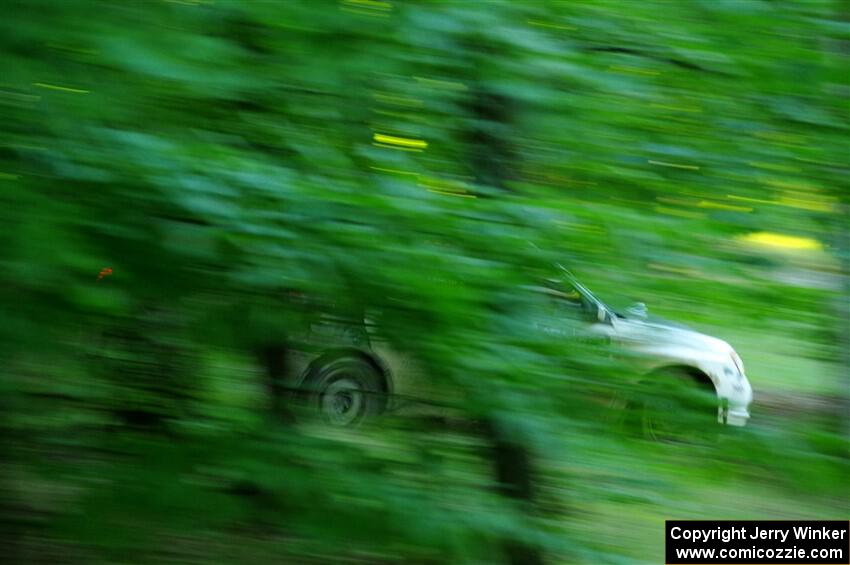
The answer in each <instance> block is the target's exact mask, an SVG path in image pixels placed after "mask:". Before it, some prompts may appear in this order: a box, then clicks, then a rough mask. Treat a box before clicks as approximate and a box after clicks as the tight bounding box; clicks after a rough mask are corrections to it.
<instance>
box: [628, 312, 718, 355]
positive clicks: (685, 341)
mask: <svg viewBox="0 0 850 565" xmlns="http://www.w3.org/2000/svg"><path fill="white" fill-rule="evenodd" d="M616 329H617V334H619V335H620V336H621V337H622V338H623V339H624V340H626V341H635V342H644V343H647V344H653V345H666V346H681V347H686V348H689V349H698V350H700V351H701V352H703V353H704V354H705V353H708V354H714V355H721V356H728V355H729V353H730V352H731V351H732V346H731V345H729V344H728V343H726V342H725V341H723V340H722V339H718V338H716V337H712V336H710V335H706V334H703V333H700V332H698V331H695V330H692V329H690V328H688V327H686V326H683V325H681V324H677V323H674V322H668V321H666V320H662V319H659V318H648V319H644V320H641V319H635V318H620V319H618V320H617V328H616Z"/></svg>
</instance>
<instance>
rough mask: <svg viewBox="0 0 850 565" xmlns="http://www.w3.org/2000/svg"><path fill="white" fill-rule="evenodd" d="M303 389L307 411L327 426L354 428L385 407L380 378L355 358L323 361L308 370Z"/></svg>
mask: <svg viewBox="0 0 850 565" xmlns="http://www.w3.org/2000/svg"><path fill="white" fill-rule="evenodd" d="M303 388H304V390H305V392H306V393H307V402H308V404H309V406H310V408H311V411H313V412H314V413H316V414H318V415H319V416H320V417H321V419H322V420H323V421H324V422H325V423H327V424H329V425H331V426H338V427H352V426H357V425H359V424H361V423H362V422H363V421H364V420H366V419H368V418H370V417H373V416H377V415H378V414H380V413H381V412H383V409H384V406H385V405H386V396H385V387H384V377H383V375H382V374H381V373H380V372H379V371H378V370H377V369H376V368H375V367H374V365H372V363H370V362H369V361H368V360H366V359H361V358H358V357H353V356H352V357H341V358H337V359H333V360H330V361H328V362H324V363H323V364H321V365H320V366H319V367H317V368H316V369H314V370H313V371H311V373H310V375H309V376H308V377H307V379H306V381H305V386H304V387H303Z"/></svg>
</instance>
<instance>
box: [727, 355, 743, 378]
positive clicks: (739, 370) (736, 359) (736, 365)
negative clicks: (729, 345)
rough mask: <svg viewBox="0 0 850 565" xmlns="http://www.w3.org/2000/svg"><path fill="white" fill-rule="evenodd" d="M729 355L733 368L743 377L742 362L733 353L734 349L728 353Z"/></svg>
mask: <svg viewBox="0 0 850 565" xmlns="http://www.w3.org/2000/svg"><path fill="white" fill-rule="evenodd" d="M729 355H730V356H731V357H732V362H733V363H734V364H735V367H736V368H737V369H738V372H739V373H740V374H742V375H743V374H744V362H743V361H741V358H740V357H739V356H738V354H737V353H735V350H734V349H733V350H732V351H731V352H730V353H729Z"/></svg>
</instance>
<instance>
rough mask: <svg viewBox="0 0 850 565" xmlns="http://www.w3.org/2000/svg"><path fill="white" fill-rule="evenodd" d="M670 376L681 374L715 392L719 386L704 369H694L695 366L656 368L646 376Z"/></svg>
mask: <svg viewBox="0 0 850 565" xmlns="http://www.w3.org/2000/svg"><path fill="white" fill-rule="evenodd" d="M670 374H680V375H686V376H688V377H690V378H691V379H692V380H693V381H694V382H695V383H696V384H698V385H699V386H701V387H705V388H711V390H713V391H714V392H715V394H717V393H718V391H717V384H715V382H714V380H713V379H712V378H711V377H710V376H709V375H708V373H706V372H705V371H703V370H702V369H700V368H699V367H694V366H693V365H682V364H671V365H663V366H661V367H656V368H654V369H652V370H651V371H649V373H647V374H646V376H647V377H650V378H653V377H664V376H665V375H670Z"/></svg>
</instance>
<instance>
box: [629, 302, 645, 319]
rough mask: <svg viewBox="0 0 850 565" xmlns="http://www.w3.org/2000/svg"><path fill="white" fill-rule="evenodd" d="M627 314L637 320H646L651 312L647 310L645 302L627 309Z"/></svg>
mask: <svg viewBox="0 0 850 565" xmlns="http://www.w3.org/2000/svg"><path fill="white" fill-rule="evenodd" d="M626 313H627V314H629V315H631V316H633V317H635V318H646V317H647V315H648V314H649V311H648V310H647V309H646V304H644V303H643V302H635V303H634V304H632V305H631V306H629V307H628V308H627V309H626Z"/></svg>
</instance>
